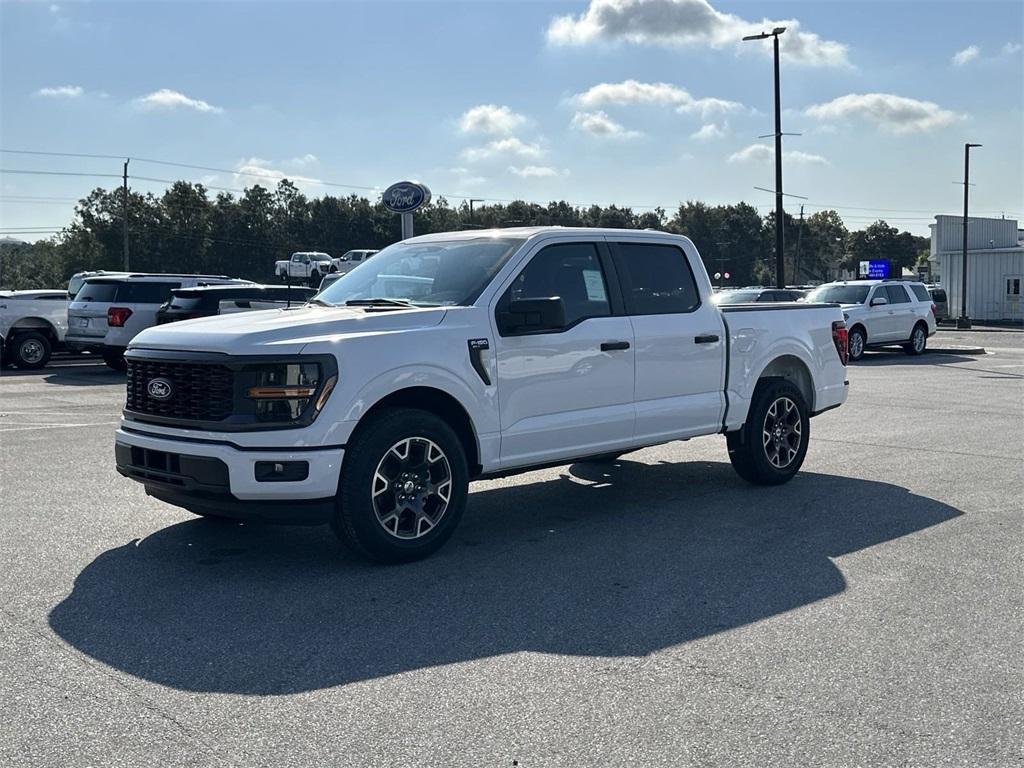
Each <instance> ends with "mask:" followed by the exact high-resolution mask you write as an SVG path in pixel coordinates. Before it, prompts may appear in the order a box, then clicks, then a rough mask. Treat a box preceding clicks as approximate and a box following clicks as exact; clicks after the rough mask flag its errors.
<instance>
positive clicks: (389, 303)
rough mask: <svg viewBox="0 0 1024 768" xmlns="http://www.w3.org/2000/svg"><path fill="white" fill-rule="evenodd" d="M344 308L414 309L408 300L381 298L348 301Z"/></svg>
mask: <svg viewBox="0 0 1024 768" xmlns="http://www.w3.org/2000/svg"><path fill="white" fill-rule="evenodd" d="M345 306H346V307H415V306H416V305H415V304H413V303H412V302H411V301H409V300H408V299H387V298H384V297H383V296H381V297H378V298H375V299H349V300H348V301H346V302H345Z"/></svg>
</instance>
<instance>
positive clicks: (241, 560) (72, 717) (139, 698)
mask: <svg viewBox="0 0 1024 768" xmlns="http://www.w3.org/2000/svg"><path fill="white" fill-rule="evenodd" d="M940 341H941V342H942V343H943V344H959V345H964V346H976V345H979V344H980V345H982V346H984V347H986V349H987V350H988V354H985V355H945V354H931V355H926V356H924V357H921V358H909V357H906V356H904V355H903V354H902V353H899V352H875V353H868V355H866V357H865V359H864V360H863V361H862V362H861V363H860V364H857V365H855V366H851V368H850V374H849V378H850V380H851V393H850V399H849V402H848V403H847V404H846V406H845V407H843V408H840V409H838V410H836V411H832V412H830V413H827V414H824V415H822V416H821V417H819V418H817V419H815V420H814V421H813V422H812V438H811V448H810V452H809V454H808V457H807V461H806V463H805V465H804V469H803V471H802V473H801V474H800V475H799V476H798V477H797V478H796V479H795V480H794V481H793V482H791V483H790V484H788V485H786V486H783V487H780V488H754V487H751V486H748V485H746V484H744V483H743V482H742V481H740V480H739V478H738V477H736V476H735V474H734V473H733V471H732V469H731V467H730V466H729V463H728V459H727V457H726V455H725V446H724V441H723V440H722V439H721V438H717V437H715V438H702V439H699V440H694V441H691V442H689V443H685V444H671V445H667V446H661V447H657V448H652V449H647V450H643V451H639V452H636V453H633V454H629V455H627V456H624V457H623V458H622V459H621V460H620V461H619V462H618V463H617V464H616V465H614V466H612V467H610V468H607V467H606V468H600V467H596V466H594V465H586V464H577V465H573V466H568V467H560V468H555V469H550V470H545V471H540V472H534V473H530V474H527V475H523V476H519V477H514V478H508V479H505V480H498V481H492V482H485V483H478V484H475V485H474V486H473V489H472V495H471V497H470V504H469V510H468V512H467V514H466V517H465V519H464V521H463V524H462V526H461V529H460V530H459V531H458V532H457V533H456V535H455V538H454V540H453V541H452V542H451V543H450V544H449V545H448V546H447V547H446V548H445V549H443V550H442V551H441V552H440V553H438V555H436V556H434V557H433V558H431V559H429V560H427V561H424V562H421V563H417V564H413V565H409V566H401V567H392V568H382V567H377V566H371V565H367V564H364V563H362V562H360V561H357V560H355V559H353V558H351V557H350V556H349V555H347V554H346V553H345V552H344V551H343V550H342V549H341V548H340V546H339V545H338V544H337V543H336V541H335V539H334V538H333V536H332V535H331V534H330V532H329V531H328V530H326V529H321V528H311V529H303V528H269V527H259V526H251V525H244V526H243V525H238V524H228V523H216V522H212V521H208V520H201V519H196V518H193V517H192V516H190V515H189V514H187V513H185V512H182V511H180V510H177V509H175V508H173V507H169V506H166V505H164V504H161V503H160V502H157V501H154V500H151V499H149V498H147V497H146V496H145V495H144V493H143V491H142V488H141V486H139V485H137V484H135V483H132V482H130V481H128V480H124V479H123V478H121V477H120V476H119V475H118V474H117V473H116V472H115V470H114V466H113V455H112V454H113V449H112V443H113V438H112V433H113V430H114V426H115V424H116V422H117V418H118V413H119V409H120V406H121V403H122V400H123V388H124V383H123V382H124V379H123V375H121V374H116V373H113V372H109V371H107V370H106V369H105V368H104V367H103V366H102V365H98V366H97V365H95V364H92V363H90V362H89V360H88V359H87V358H79V359H66V360H62V361H59V362H57V363H55V364H53V365H51V366H50V367H48V368H47V369H45V370H43V371H39V372H35V373H20V372H14V371H4V375H3V376H2V378H0V500H2V508H3V513H2V515H0V537H2V541H3V550H2V552H3V556H2V563H3V565H2V573H3V576H2V578H0V651H2V660H3V663H2V664H0V712H2V713H3V727H2V728H0V764H3V765H11V766H15V765H17V766H22V765H33V766H35V765H62V766H100V765H103V766H120V765H126V766H127V765H161V766H176V765H196V766H205V765H232V766H235V765H237V766H264V765H266V766H270V765H288V766H307V765H308V766H324V765H344V766H363V765H368V766H369V765H373V766H396V765H403V766H404V765H410V766H442V765H444V766H447V765H459V766H512V765H516V764H518V765H519V766H524V767H528V766H606V765H607V766H611V765H636V766H660V765H665V766H681V765H722V766H748V765H749V766H766V765H808V766H810V765H834V766H876V765H877V766H896V765H900V766H903V765H906V766H1010V765H1021V763H1022V761H1024V746H1022V736H1021V734H1022V733H1024V695H1022V691H1024V663H1022V656H1021V637H1022V635H1024V570H1022V562H1024V536H1022V534H1024V525H1022V519H1024V500H1022V499H1024V497H1022V488H1024V460H1022V435H1024V432H1022V428H1024V334H1021V333H1019V332H1010V331H1003V332H991V333H986V332H974V333H963V334H958V333H956V332H952V331H945V330H944V331H941V332H940V333H939V335H938V336H937V337H936V338H935V339H933V340H932V343H933V344H935V343H938V342H940Z"/></svg>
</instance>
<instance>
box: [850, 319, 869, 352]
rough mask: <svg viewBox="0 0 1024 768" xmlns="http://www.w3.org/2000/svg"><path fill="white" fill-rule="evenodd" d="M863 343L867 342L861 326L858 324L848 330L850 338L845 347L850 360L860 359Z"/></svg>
mask: <svg viewBox="0 0 1024 768" xmlns="http://www.w3.org/2000/svg"><path fill="white" fill-rule="evenodd" d="M865 344H867V337H866V336H865V335H864V329H863V328H861V327H860V326H858V327H856V328H854V329H853V330H852V331H850V339H849V342H848V347H847V349H848V352H849V357H850V360H860V359H861V358H862V357H863V356H864V345H865Z"/></svg>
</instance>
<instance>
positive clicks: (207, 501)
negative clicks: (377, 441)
mask: <svg viewBox="0 0 1024 768" xmlns="http://www.w3.org/2000/svg"><path fill="white" fill-rule="evenodd" d="M114 455H115V458H116V461H117V471H118V472H120V473H121V474H122V475H124V476H125V477H128V478H130V479H132V480H135V481H137V482H140V483H142V484H143V485H144V486H145V488H146V493H148V494H149V495H150V496H153V497H154V498H157V499H160V500H161V501H166V502H167V503H169V504H174V505H176V506H179V507H184V508H186V509H189V510H193V511H197V512H207V513H213V514H217V515H221V516H224V517H231V518H236V519H240V520H262V521H265V522H275V523H295V524H304V525H309V524H318V523H325V522H328V521H329V520H330V518H331V516H332V515H333V512H334V500H335V496H336V495H337V490H338V477H339V474H340V471H341V462H342V458H343V455H344V449H343V448H333V449H326V450H295V449H288V448H282V449H280V450H276V449H269V450H268V449H265V448H260V449H246V448H244V447H238V446H235V445H232V444H227V443H217V442H212V441H193V440H189V441H185V440H179V439H174V438H172V437H166V438H165V437H159V436H156V435H153V434H144V433H142V432H139V431H135V430H126V429H124V428H122V429H118V430H117V434H116V438H115V443H114ZM296 461H298V462H307V463H308V465H309V471H308V474H307V476H306V478H305V479H303V480H295V481H289V482H268V481H262V482H261V481H259V480H257V479H256V463H257V462H296Z"/></svg>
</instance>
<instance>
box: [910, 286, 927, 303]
mask: <svg viewBox="0 0 1024 768" xmlns="http://www.w3.org/2000/svg"><path fill="white" fill-rule="evenodd" d="M910 290H912V291H913V292H914V295H915V296H917V300H918V301H931V300H932V297H931V296H929V295H928V289H927V288H925V287H924V286H923V285H912V286H910Z"/></svg>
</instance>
